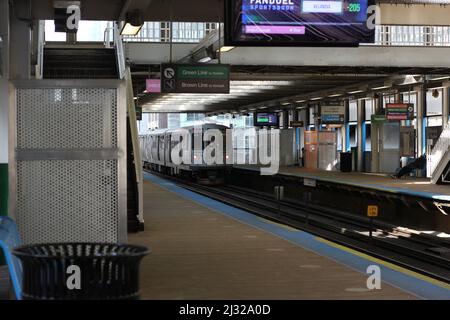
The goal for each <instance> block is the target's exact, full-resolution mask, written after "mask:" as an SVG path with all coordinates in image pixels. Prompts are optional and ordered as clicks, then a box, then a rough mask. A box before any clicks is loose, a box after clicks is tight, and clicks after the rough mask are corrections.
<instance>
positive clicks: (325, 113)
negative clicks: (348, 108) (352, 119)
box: [321, 105, 345, 124]
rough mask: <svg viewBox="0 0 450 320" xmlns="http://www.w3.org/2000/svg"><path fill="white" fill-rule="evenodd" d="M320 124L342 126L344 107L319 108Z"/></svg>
mask: <svg viewBox="0 0 450 320" xmlns="http://www.w3.org/2000/svg"><path fill="white" fill-rule="evenodd" d="M321 120H322V124H344V123H345V106H343V105H334V106H321Z"/></svg>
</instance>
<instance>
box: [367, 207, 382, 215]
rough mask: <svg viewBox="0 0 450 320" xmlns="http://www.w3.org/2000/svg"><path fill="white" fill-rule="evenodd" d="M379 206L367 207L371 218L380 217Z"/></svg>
mask: <svg viewBox="0 0 450 320" xmlns="http://www.w3.org/2000/svg"><path fill="white" fill-rule="evenodd" d="M378 213H379V212H378V206H368V207H367V216H368V217H370V218H376V217H378Z"/></svg>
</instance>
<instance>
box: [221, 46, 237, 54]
mask: <svg viewBox="0 0 450 320" xmlns="http://www.w3.org/2000/svg"><path fill="white" fill-rule="evenodd" d="M234 48H235V47H230V46H223V47H221V48H220V49H219V51H220V52H222V53H224V52H229V51H231V50H233V49H234Z"/></svg>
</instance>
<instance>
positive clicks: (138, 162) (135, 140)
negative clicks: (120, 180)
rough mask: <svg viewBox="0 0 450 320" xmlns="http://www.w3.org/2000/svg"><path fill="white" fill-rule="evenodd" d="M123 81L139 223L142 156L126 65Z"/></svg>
mask: <svg viewBox="0 0 450 320" xmlns="http://www.w3.org/2000/svg"><path fill="white" fill-rule="evenodd" d="M125 81H126V86H127V111H128V118H129V121H130V130H131V136H132V139H131V140H132V144H133V145H132V148H133V154H134V164H135V165H134V168H135V174H136V181H137V184H138V203H139V205H138V218H139V221H140V223H142V224H143V223H144V211H143V206H144V204H143V203H144V194H143V192H144V190H143V188H144V186H143V181H144V178H143V169H142V156H141V149H140V143H139V131H138V127H137V117H136V105H135V101H134V91H133V81H132V76H131V70H130V67H126V69H125Z"/></svg>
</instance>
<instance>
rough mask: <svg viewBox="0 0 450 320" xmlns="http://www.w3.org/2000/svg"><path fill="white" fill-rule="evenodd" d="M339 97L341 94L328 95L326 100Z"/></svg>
mask: <svg viewBox="0 0 450 320" xmlns="http://www.w3.org/2000/svg"><path fill="white" fill-rule="evenodd" d="M340 96H342V93H336V94H332V95H329V96H328V98H335V97H340Z"/></svg>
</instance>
